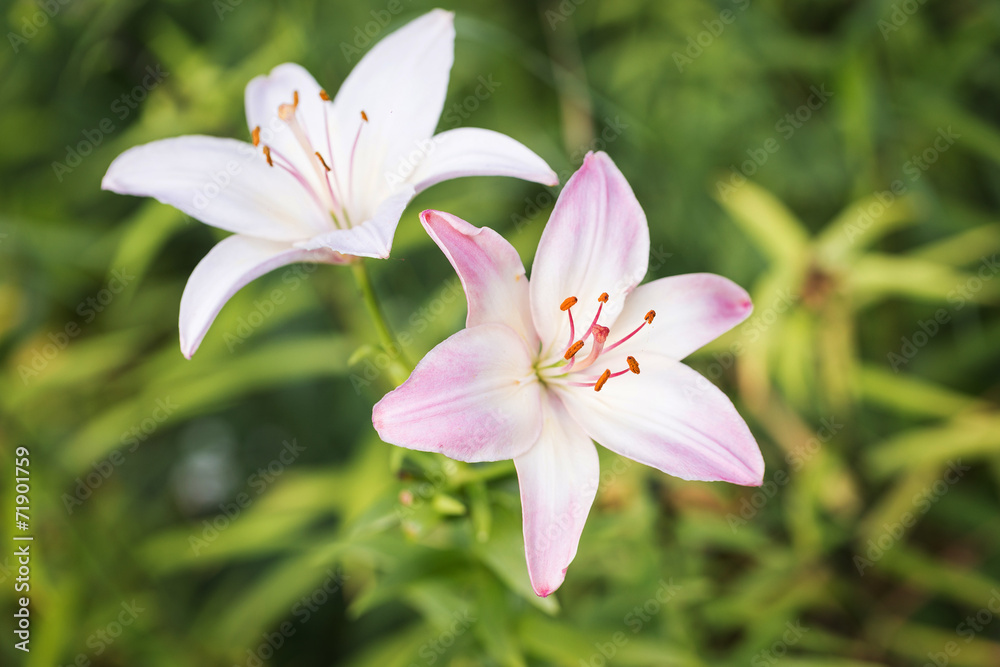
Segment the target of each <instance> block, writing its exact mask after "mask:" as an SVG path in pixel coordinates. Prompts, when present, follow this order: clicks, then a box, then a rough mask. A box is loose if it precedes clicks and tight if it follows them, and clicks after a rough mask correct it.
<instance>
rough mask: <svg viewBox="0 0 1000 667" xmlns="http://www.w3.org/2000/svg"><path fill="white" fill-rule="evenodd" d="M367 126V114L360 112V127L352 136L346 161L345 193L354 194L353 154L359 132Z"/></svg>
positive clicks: (359, 137) (356, 147)
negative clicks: (352, 140)
mask: <svg viewBox="0 0 1000 667" xmlns="http://www.w3.org/2000/svg"><path fill="white" fill-rule="evenodd" d="M367 124H368V114H366V113H365V112H364V109H362V110H361V125H358V133H357V134H355V135H354V145H352V146H351V155H350V157H349V158H348V159H347V193H348V194H349V195H353V194H354V154H355V152H356V151H357V150H358V140H359V139H361V130H362V128H364V126H365V125H367Z"/></svg>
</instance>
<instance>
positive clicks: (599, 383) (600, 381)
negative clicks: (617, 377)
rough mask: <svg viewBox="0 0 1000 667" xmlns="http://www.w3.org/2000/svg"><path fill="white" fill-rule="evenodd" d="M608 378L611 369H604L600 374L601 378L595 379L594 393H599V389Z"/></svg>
mask: <svg viewBox="0 0 1000 667" xmlns="http://www.w3.org/2000/svg"><path fill="white" fill-rule="evenodd" d="M610 377H611V369H606V370H605V371H604V372H603V373H601V377H599V378H597V382H596V383H595V384H594V391H600V390H601V387H603V386H604V383H605V382H607V381H608V378H610Z"/></svg>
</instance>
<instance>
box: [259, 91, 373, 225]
mask: <svg viewBox="0 0 1000 667" xmlns="http://www.w3.org/2000/svg"><path fill="white" fill-rule="evenodd" d="M319 97H320V99H321V100H322V101H323V102H324V104H323V126H324V129H325V131H326V146H325V148H326V157H324V156H323V153H321V152H320V151H319V150H316V146H314V145H313V142H312V139H311V138H310V136H309V133H308V132H306V128H305V127H304V126H303V125H302V123H300V122H299V119H298V116H297V111H298V108H299V91H297V90H296V91H293V92H292V103H291V104H281V105H279V106H278V118H280V119H281V120H282V121H284V123H285V124H286V125H288V128H289V129H290V130H291V132H292V136H294V137H295V141H296V142H297V143H298V145H299V147H300V148H301V149H302V152H303V154H304V155H305V158H306V161H307V162H308V164H309V166H310V168H311V169H312V171H313V172H314V173H315V177H316V179H315V180H314V181H312V182H310V180H309V179H308V178H306V176H305V175H304V174H303V173H302V172H301V171H300V170H299V168H298V167H297V166H296V163H295V162H293V161H292V160H290V159H288V157H287V156H285V155H282V154H281V153H280V152H279V151H278V150H276V149H275V148H274V147H272V146H268V145H264V146H263V147H262V151H263V153H264V158H265V159H266V160H267V164H268V165H269V166H271V167H278V168H279V169H284V170H285V171H286V172H288V173H289V174H291V175H292V177H293V178H295V180H297V181H298V182H299V183H300V184H301V185H302V187H304V188H305V189H306V191H307V192H308V193H309V195H310V196H311V197H312V198H313V199H315V200H316V203H318V204H319V205H320V206H321V207H322V208H324V209H326V210H328V211H330V214H331V215H332V217H333V220H334V223H335V224H336V225H337V227H339V228H341V229H346V228H349V227H351V223H350V219H349V216H348V214H347V210H346V208H347V206H346V202H347V198H348V196H349V195H350V194H351V193H352V192H353V191H354V157H355V154H356V153H357V149H358V140H359V139H361V130H362V129H363V128H364V127H365V125H367V124H368V114H366V113H365V112H364V111H362V112H361V123H360V124H359V125H358V130H357V133H356V134H355V135H354V142H353V144H352V146H351V152H350V155H349V156H348V159H347V184H346V185H347V188H346V190H345V189H344V188H343V187H342V184H341V183H340V180H339V178H338V177H337V171H336V170H335V166H336V165H335V164H334V160H333V144H332V141H331V140H330V119H329V112H328V110H327V106H328V105H327V104H325V103H326V102H329V101H330V96H329V95H328V94H327V92H326V91H325V90H320V91H319ZM251 137H252V139H253V145H254V146H255V147H256V146H259V145H260V126H259V125H258V126H257V127H255V128H254V129H253V132H252V133H251ZM320 148H323V147H322V146H321V147H320ZM315 185H320V187H319V188H317V187H315Z"/></svg>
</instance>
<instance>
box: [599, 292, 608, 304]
mask: <svg viewBox="0 0 1000 667" xmlns="http://www.w3.org/2000/svg"><path fill="white" fill-rule="evenodd" d="M608 298H609V297H608V293H607V292H601V296H599V297H597V300H598V301H600V302H601V303H607V302H608Z"/></svg>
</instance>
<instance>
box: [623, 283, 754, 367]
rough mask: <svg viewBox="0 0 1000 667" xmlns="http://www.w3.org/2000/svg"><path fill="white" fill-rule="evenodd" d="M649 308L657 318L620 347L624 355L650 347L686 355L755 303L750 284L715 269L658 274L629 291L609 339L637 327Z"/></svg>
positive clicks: (666, 353) (677, 356)
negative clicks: (742, 284) (743, 284)
mask: <svg viewBox="0 0 1000 667" xmlns="http://www.w3.org/2000/svg"><path fill="white" fill-rule="evenodd" d="M650 310H653V311H655V312H656V316H655V317H654V318H653V323H652V324H647V325H645V326H643V328H642V330H641V331H640V332H639V333H637V334H636V335H635V336H633V337H632V338H630V339H628V341H626V342H625V343H623V344H622V345H621V346H620V347H619V348H616V350H617V351H618V352H619V354H620V355H625V356H628V355H630V354H631V355H634V356H640V355H641V354H642V353H643V352H645V351H646V350H650V351H653V352H656V353H658V354H662V355H664V356H667V357H671V358H672V359H683V358H684V357H686V356H688V355H689V354H691V353H692V352H694V351H695V350H697V349H698V348H700V347H702V346H704V345H706V344H707V343H710V342H711V341H713V340H715V339H716V338H718V337H719V336H721V335H722V334H724V333H726V332H727V331H729V330H730V329H732V328H733V327H735V326H736V325H737V324H739V323H740V322H742V321H743V320H745V319H746V318H747V317H748V316H749V315H750V313H751V311H752V310H753V305H752V304H751V302H750V296H749V295H748V294H747V293H746V290H744V289H743V288H742V287H740V286H739V285H737V284H736V283H734V282H733V281H731V280H729V279H728V278H723V277H722V276H717V275H715V274H713V273H689V274H686V275H681V276H670V277H669V278H660V279H659V280H654V281H653V282H651V283H647V284H645V285H640V286H639V287H637V288H636V289H635V291H634V292H632V293H631V294H629V295H628V297H627V298H626V300H625V308H624V310H622V312H621V315H619V316H618V320H617V321H616V322H615V325H614V327H612V329H611V334H610V335H609V336H608V343H609V344H613V343H614V342H615V341H617V340H620V339H621V338H623V337H625V336H627V335H628V334H629V333H631V332H632V331H634V330H635V328H636V327H638V326H639V325H640V324H642V323H643V318H644V317H645V316H646V313H648V312H649V311H650ZM622 358H624V357H622Z"/></svg>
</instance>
